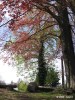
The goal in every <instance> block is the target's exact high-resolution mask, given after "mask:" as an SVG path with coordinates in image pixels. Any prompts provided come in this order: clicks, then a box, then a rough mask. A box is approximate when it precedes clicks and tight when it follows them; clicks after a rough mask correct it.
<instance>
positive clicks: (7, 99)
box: [0, 89, 75, 100]
mask: <svg viewBox="0 0 75 100" xmlns="http://www.w3.org/2000/svg"><path fill="white" fill-rule="evenodd" d="M63 96H64V98H63V99H62V98H61V97H63ZM72 96H73V95H68V96H67V95H63V94H60V93H57V94H56V93H54V94H52V93H49V92H48V93H46V92H41V93H26V92H14V91H8V90H6V89H0V100H75V98H72ZM70 97H71V98H70ZM67 98H68V99H67Z"/></svg>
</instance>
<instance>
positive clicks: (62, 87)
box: [61, 56, 64, 88]
mask: <svg viewBox="0 0 75 100" xmlns="http://www.w3.org/2000/svg"><path fill="white" fill-rule="evenodd" d="M61 68H62V88H64V66H63V56H62V57H61Z"/></svg>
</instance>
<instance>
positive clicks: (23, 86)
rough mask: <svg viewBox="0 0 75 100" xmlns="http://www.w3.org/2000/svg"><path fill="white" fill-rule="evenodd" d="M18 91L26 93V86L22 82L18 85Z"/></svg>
mask: <svg viewBox="0 0 75 100" xmlns="http://www.w3.org/2000/svg"><path fill="white" fill-rule="evenodd" d="M18 90H19V91H23V92H26V91H27V85H26V83H25V82H24V81H21V82H20V83H19V84H18Z"/></svg>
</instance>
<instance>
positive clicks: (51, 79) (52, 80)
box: [46, 68, 59, 87]
mask: <svg viewBox="0 0 75 100" xmlns="http://www.w3.org/2000/svg"><path fill="white" fill-rule="evenodd" d="M46 84H47V85H48V84H49V85H50V86H51V87H56V86H57V85H58V84H59V77H58V72H57V71H55V68H49V69H48V72H47V77H46Z"/></svg>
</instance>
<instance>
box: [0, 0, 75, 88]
mask: <svg viewBox="0 0 75 100" xmlns="http://www.w3.org/2000/svg"><path fill="white" fill-rule="evenodd" d="M68 2H70V0H68ZM68 2H67V1H66V0H64V1H62V0H57V1H49V0H38V1H37V0H28V1H27V0H24V1H22V0H16V1H15V2H14V0H8V1H7V0H6V1H5V2H3V3H2V4H1V8H0V9H1V13H2V14H3V9H4V7H5V8H8V9H7V10H8V11H9V14H10V15H12V20H10V21H8V22H10V24H9V28H11V29H12V30H17V29H19V28H20V27H21V26H24V25H27V26H29V27H31V28H32V29H33V28H34V29H35V31H34V30H33V34H34V33H37V29H39V28H37V26H38V25H39V24H42V23H43V22H42V21H43V20H44V21H48V22H51V19H53V20H54V21H53V20H52V21H53V22H56V23H57V24H58V25H59V27H60V30H61V36H60V39H61V45H62V51H63V56H64V62H65V64H66V65H67V67H68V68H69V67H70V77H71V80H72V81H73V83H74V81H75V67H74V65H75V62H74V60H75V55H74V48H73V41H72V32H71V25H70V23H69V17H68V12H69V11H68V9H67V7H69V8H70V9H72V6H69V5H68ZM72 5H73V1H72ZM9 8H10V9H9ZM73 8H74V6H73ZM15 10H16V11H15ZM11 11H12V14H11ZM72 11H73V10H72ZM31 12H34V13H35V14H33V13H31ZM73 12H74V11H73ZM27 13H28V14H27ZM2 14H1V16H0V17H1V18H0V19H2ZM24 14H25V16H23V15H24ZM45 14H46V17H44V16H45ZM26 15H32V17H27V16H26ZM37 15H38V16H37ZM47 15H48V17H47ZM22 17H24V19H23V20H22ZM49 17H50V18H49ZM51 17H52V18H51ZM41 18H42V19H41ZM46 18H49V19H46ZM20 20H21V21H20ZM8 22H6V23H8ZM21 23H22V24H21ZM1 26H2V25H1ZM15 26H16V27H15ZM50 26H51V25H50ZM50 26H48V27H50ZM52 26H53V24H52ZM48 27H45V28H44V29H47V28H48ZM41 28H42V27H41ZM17 32H18V31H17ZM31 33H32V32H30V34H31ZM25 40H26V39H24V40H23V41H25ZM68 73H69V72H68ZM72 87H73V88H74V86H72Z"/></svg>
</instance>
